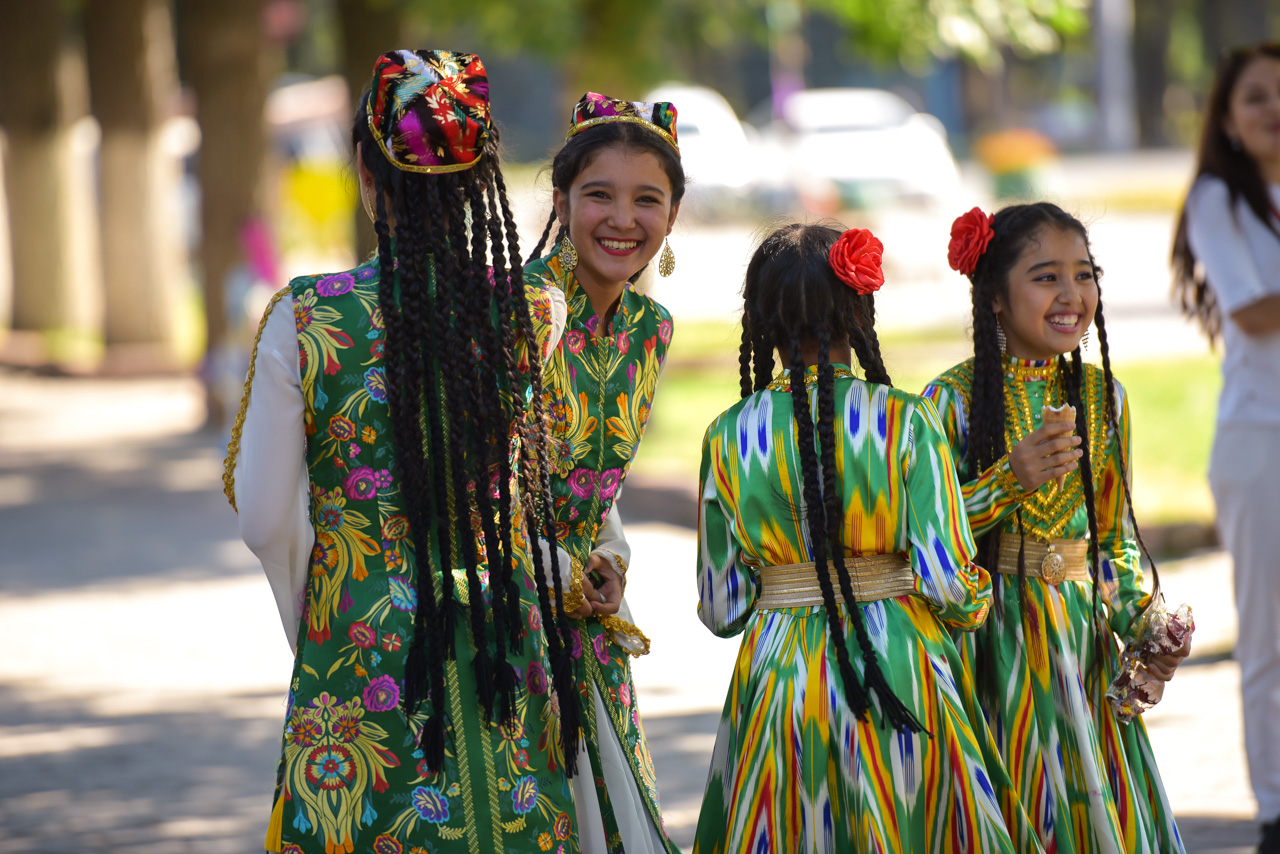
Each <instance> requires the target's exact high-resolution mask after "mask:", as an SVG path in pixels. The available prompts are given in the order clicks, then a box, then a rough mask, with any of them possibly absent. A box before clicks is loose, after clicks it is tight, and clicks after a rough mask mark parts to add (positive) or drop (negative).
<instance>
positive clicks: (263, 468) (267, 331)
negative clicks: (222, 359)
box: [234, 294, 315, 651]
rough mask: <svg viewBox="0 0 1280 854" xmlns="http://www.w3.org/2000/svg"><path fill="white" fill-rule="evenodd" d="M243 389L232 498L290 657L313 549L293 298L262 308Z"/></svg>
mask: <svg viewBox="0 0 1280 854" xmlns="http://www.w3.org/2000/svg"><path fill="white" fill-rule="evenodd" d="M267 311H268V315H267V319H266V322H265V323H264V325H263V327H262V332H261V335H260V336H259V339H258V343H257V345H256V352H255V354H254V359H253V382H252V384H251V385H250V386H249V387H248V388H246V389H245V401H244V403H243V404H242V407H243V413H244V416H243V418H244V420H243V427H242V430H241V434H240V451H239V455H238V456H237V458H236V462H235V473H234V477H235V498H236V506H237V508H238V510H239V515H240V537H241V539H243V540H244V542H245V545H247V546H248V547H249V550H250V551H252V552H253V553H254V555H255V556H256V557H257V558H258V560H259V562H261V564H262V570H263V572H265V573H266V576H267V581H268V583H270V585H271V592H272V594H274V596H275V600H276V607H277V608H278V610H279V611H280V622H281V624H282V625H283V626H284V633H285V637H287V638H288V640H289V646H290V647H292V648H293V649H294V650H295V651H296V650H297V646H298V641H297V638H298V624H299V622H300V620H301V617H302V604H303V600H304V597H305V596H306V587H307V569H308V563H309V561H310V555H311V549H312V546H314V544H315V529H314V528H313V527H312V525H311V518H310V514H309V512H308V502H307V484H308V478H307V461H306V438H305V435H304V433H303V425H302V416H303V406H304V404H303V398H302V375H301V372H300V369H299V367H298V337H297V332H296V329H295V326H294V319H293V299H292V298H291V297H290V296H289V295H288V294H285V295H284V296H282V297H280V298H279V299H278V300H276V301H275V302H274V303H273V304H272V306H270V307H268V309H267Z"/></svg>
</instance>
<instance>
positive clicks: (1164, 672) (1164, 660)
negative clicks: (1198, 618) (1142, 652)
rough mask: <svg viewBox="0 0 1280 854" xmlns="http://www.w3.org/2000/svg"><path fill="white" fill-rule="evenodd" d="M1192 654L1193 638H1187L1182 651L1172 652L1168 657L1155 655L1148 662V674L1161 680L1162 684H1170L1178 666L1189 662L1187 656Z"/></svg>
mask: <svg viewBox="0 0 1280 854" xmlns="http://www.w3.org/2000/svg"><path fill="white" fill-rule="evenodd" d="M1190 654H1191V638H1187V642H1186V643H1184V644H1183V645H1182V649H1179V650H1176V651H1175V652H1171V653H1169V654H1168V655H1153V656H1151V660H1150V661H1148V662H1147V672H1148V673H1150V674H1151V675H1152V676H1154V677H1156V678H1157V679H1159V680H1160V681H1161V682H1168V681H1169V680H1170V679H1172V678H1173V671H1175V670H1177V669H1178V665H1179V664H1181V663H1182V662H1184V661H1186V660H1187V656H1188V655H1190Z"/></svg>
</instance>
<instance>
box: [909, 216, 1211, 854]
mask: <svg viewBox="0 0 1280 854" xmlns="http://www.w3.org/2000/svg"><path fill="white" fill-rule="evenodd" d="M947 259H948V261H949V262H950V263H951V266H952V268H953V269H955V270H957V271H959V272H960V273H963V274H964V275H965V276H967V277H968V279H969V282H970V284H971V286H972V298H973V357H972V358H970V359H966V360H965V361H964V362H962V363H960V364H959V365H956V366H955V367H953V368H951V369H950V370H949V371H947V372H946V373H944V374H942V375H941V376H940V377H938V378H937V379H935V380H933V381H932V382H931V383H929V385H928V386H926V387H925V390H924V396H925V397H926V398H928V399H929V400H931V401H933V403H934V404H935V405H936V407H937V411H938V413H939V414H940V416H941V418H942V424H943V426H944V428H945V430H946V434H947V436H948V438H949V440H950V445H951V450H952V453H953V454H954V457H955V460H956V463H957V465H958V467H959V475H960V482H961V495H962V498H963V501H964V505H965V508H966V511H967V513H968V522H969V525H970V526H971V528H972V530H973V533H974V535H975V536H976V537H977V538H978V559H979V561H980V562H981V563H982V564H983V565H984V566H986V567H988V568H989V569H991V570H993V571H992V587H993V593H994V597H993V608H992V613H991V616H990V617H989V618H988V619H987V621H986V623H985V624H984V625H983V626H982V627H981V628H979V629H978V630H977V631H975V632H973V633H972V634H970V635H967V636H965V637H964V638H963V639H962V640H961V641H960V648H961V653H962V658H963V662H964V667H963V669H961V670H958V671H957V672H956V677H957V680H958V681H959V682H960V683H962V684H969V683H971V682H972V683H973V684H975V685H976V688H975V689H974V690H970V691H966V692H965V694H966V702H967V703H969V705H970V710H971V711H970V716H971V718H973V719H974V720H975V721H976V720H977V719H978V718H979V717H985V718H986V720H987V722H988V724H989V727H990V732H991V733H992V735H993V736H994V744H992V745H991V746H992V747H994V749H995V750H996V751H997V752H998V754H999V755H992V756H990V757H989V767H993V768H999V769H1001V771H1002V772H1004V771H1005V770H1007V772H1008V774H1009V775H1010V777H1011V778H1012V780H1013V783H1014V789H1013V790H1012V792H1011V793H1010V797H1011V799H1005V800H1004V803H1003V804H1002V805H1003V806H1004V808H1005V809H1006V810H1007V811H1008V810H1013V811H1016V812H1017V813H1018V814H1025V815H1027V816H1030V817H1032V821H1033V825H1034V826H1033V832H1034V835H1035V840H1034V841H1036V842H1038V843H1039V844H1040V845H1042V846H1043V847H1044V849H1045V850H1046V851H1054V850H1056V851H1060V852H1078V854H1083V853H1084V852H1104V851H1126V852H1156V851H1159V852H1177V851H1182V850H1183V849H1182V842H1181V840H1180V838H1179V836H1178V829H1177V827H1176V826H1175V823H1174V819H1173V813H1172V811H1171V809H1170V807H1169V802H1168V799H1167V798H1166V797H1165V794H1164V789H1163V787H1162V785H1161V782H1160V775H1159V772H1158V771H1157V770H1156V765H1155V760H1154V758H1153V755H1152V751H1151V744H1150V742H1149V741H1148V739H1147V735H1146V730H1145V728H1144V726H1143V724H1142V721H1141V720H1140V719H1135V720H1133V721H1132V722H1128V723H1124V722H1122V719H1121V718H1120V717H1118V714H1117V711H1116V708H1123V704H1118V703H1117V704H1115V705H1113V703H1112V702H1111V701H1110V693H1109V692H1108V685H1109V684H1110V683H1111V682H1112V680H1113V679H1114V678H1115V677H1116V675H1117V671H1118V669H1119V661H1118V659H1119V656H1118V654H1117V653H1118V645H1117V639H1119V640H1120V641H1122V642H1127V643H1129V644H1130V645H1131V648H1134V649H1138V648H1141V646H1142V645H1143V643H1144V641H1147V640H1149V638H1150V634H1149V631H1148V628H1147V627H1148V626H1150V625H1152V624H1153V623H1157V624H1158V623H1159V622H1160V619H1153V618H1157V615H1162V614H1164V612H1163V598H1162V597H1161V596H1160V593H1159V579H1158V577H1157V576H1156V574H1155V567H1154V565H1153V566H1152V584H1151V585H1150V587H1151V591H1150V592H1149V591H1148V589H1147V585H1145V584H1144V582H1143V575H1142V569H1141V560H1140V554H1139V550H1140V549H1144V547H1143V546H1142V541H1141V539H1140V537H1139V535H1138V528H1137V523H1136V521H1135V520H1134V518H1133V508H1132V505H1131V503H1130V500H1129V460H1130V459H1131V455H1130V442H1129V409H1128V402H1127V400H1126V397H1125V392H1124V388H1123V387H1122V386H1121V385H1120V383H1119V382H1117V381H1116V379H1115V377H1114V376H1113V374H1112V371H1111V360H1110V354H1109V351H1108V347H1107V335H1106V327H1105V324H1104V320H1103V314H1102V303H1101V300H1100V293H1099V282H1098V280H1099V276H1100V274H1101V272H1100V270H1099V269H1098V268H1097V266H1096V265H1095V264H1094V260H1093V255H1092V253H1091V251H1090V249H1089V237H1088V233H1087V232H1086V230H1085V227H1084V225H1083V224H1081V223H1080V221H1079V220H1077V219H1076V218H1075V217H1073V216H1071V215H1070V214H1068V213H1066V212H1065V211H1063V210H1062V209H1061V208H1059V207H1057V206H1055V205H1051V204H1047V203H1039V204H1031V205H1015V206H1012V207H1008V208H1005V209H1004V210H1001V211H1000V212H998V213H997V214H995V216H988V215H987V214H985V213H983V212H982V211H981V210H979V209H977V208H974V209H973V210H971V211H969V212H968V213H966V214H964V215H962V216H960V217H958V218H957V219H956V221H955V224H954V225H953V226H952V231H951V244H950V246H949V247H948V251H947ZM1091 324H1092V325H1093V326H1096V327H1097V336H1098V345H1099V349H1100V351H1101V357H1102V365H1101V367H1098V366H1095V365H1092V364H1088V365H1086V364H1084V363H1083V361H1082V358H1081V344H1082V338H1084V336H1085V335H1086V334H1087V330H1088V329H1089V327H1090V325H1091ZM1189 634H1190V633H1189V631H1188V632H1187V638H1188V639H1187V640H1186V641H1185V642H1183V641H1182V640H1181V638H1180V639H1179V640H1178V642H1177V643H1175V644H1172V645H1167V644H1166V645H1165V646H1164V647H1163V650H1164V654H1151V655H1147V656H1146V657H1145V658H1144V659H1143V661H1144V663H1145V669H1146V674H1145V675H1144V678H1146V677H1147V676H1149V677H1154V679H1155V680H1162V681H1167V680H1168V679H1170V678H1171V677H1172V676H1173V671H1174V668H1176V667H1177V666H1178V664H1179V663H1180V662H1181V661H1182V660H1183V659H1184V658H1185V657H1186V656H1187V654H1188V652H1189V649H1190V646H1189V644H1190V641H1189ZM1104 693H1106V694H1107V695H1108V696H1107V698H1104ZM1125 714H1126V716H1128V714H1129V711H1128V710H1125ZM1015 801H1016V802H1015ZM1019 804H1020V807H1021V809H1019ZM1006 814H1009V813H1008V812H1007V813H1006Z"/></svg>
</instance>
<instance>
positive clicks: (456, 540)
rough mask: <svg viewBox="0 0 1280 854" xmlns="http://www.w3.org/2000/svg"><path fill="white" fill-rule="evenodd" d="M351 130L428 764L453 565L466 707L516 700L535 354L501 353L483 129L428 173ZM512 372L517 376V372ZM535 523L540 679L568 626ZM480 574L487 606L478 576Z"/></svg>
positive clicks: (502, 278) (495, 215)
mask: <svg viewBox="0 0 1280 854" xmlns="http://www.w3.org/2000/svg"><path fill="white" fill-rule="evenodd" d="M362 103H363V101H362ZM352 137H353V141H354V142H355V143H357V144H359V145H360V146H361V151H362V161H363V164H364V165H365V166H366V167H367V168H368V170H369V172H370V173H371V174H372V176H373V179H374V191H375V198H376V200H377V201H376V212H377V221H376V223H375V231H376V232H377V234H378V253H379V257H378V263H379V270H380V273H381V280H380V281H381V284H380V288H379V308H380V313H381V315H382V318H383V324H384V328H385V335H386V338H385V347H384V356H383V359H384V365H385V369H386V371H387V386H388V403H389V406H390V410H391V423H392V431H393V436H394V439H395V461H394V465H395V472H396V475H397V479H398V482H399V489H400V495H401V498H402V500H403V501H404V505H405V508H406V517H407V519H408V522H409V530H410V535H411V537H410V539H411V543H406V546H407V550H406V551H407V554H406V564H405V567H406V568H405V572H410V571H412V570H413V569H414V568H415V567H416V585H417V594H418V601H417V608H416V611H415V614H414V636H413V639H412V640H411V641H410V643H409V644H408V649H407V652H406V656H405V681H404V691H403V694H402V705H403V707H404V709H405V712H406V713H407V714H408V715H409V716H410V717H411V718H413V717H415V716H417V715H418V713H419V711H420V709H421V708H422V706H423V704H424V702H425V703H428V704H429V705H428V707H427V715H426V718H425V721H424V723H423V725H422V729H421V731H420V733H419V737H418V742H419V746H420V747H421V748H422V750H423V754H424V759H425V762H426V764H427V766H428V767H429V768H430V769H431V770H433V771H438V770H439V769H440V768H441V767H442V766H443V761H444V752H445V737H446V730H447V728H448V723H447V715H446V702H445V700H446V697H445V678H446V677H445V666H444V665H445V661H446V660H448V659H452V658H453V657H454V656H455V649H454V645H455V644H454V637H455V631H456V628H457V621H456V617H457V614H458V613H459V612H462V611H463V610H464V609H463V606H462V605H461V604H460V603H459V600H458V598H457V596H456V595H455V589H454V588H455V585H454V581H453V578H454V576H453V574H454V572H455V568H457V569H458V570H462V571H464V572H465V576H466V590H467V600H468V606H467V607H466V608H465V613H466V616H467V618H468V628H469V630H470V634H471V635H472V640H473V646H474V655H473V656H472V662H471V665H472V668H473V670H474V673H475V676H476V689H477V698H476V699H477V704H478V705H479V707H480V710H481V712H482V713H483V714H485V715H486V716H487V717H489V719H490V720H492V719H494V718H495V717H496V718H499V719H501V720H503V721H507V720H510V719H511V717H512V716H513V715H514V713H515V710H516V703H515V694H516V687H517V677H518V674H517V673H516V671H515V669H514V667H513V666H512V665H511V663H510V662H509V661H508V660H507V656H508V655H509V654H510V653H512V652H514V651H515V650H517V649H519V648H520V641H521V640H522V639H523V637H524V633H525V630H524V627H523V621H522V620H521V619H520V611H519V607H518V596H519V590H518V585H517V584H516V581H515V576H514V572H515V568H516V565H515V562H514V561H515V552H514V549H513V546H512V534H513V530H514V525H515V524H517V522H516V520H515V519H514V518H513V509H514V510H515V512H519V508H518V506H517V505H518V502H514V500H513V495H512V491H511V485H510V480H511V477H512V476H515V477H518V478H519V485H520V489H521V491H522V494H523V495H525V496H527V497H528V504H529V505H549V501H548V500H547V499H546V494H547V493H548V487H549V482H548V480H547V478H546V477H545V475H544V476H542V477H539V476H537V475H538V473H537V472H536V471H529V470H526V468H525V467H524V466H520V465H513V460H512V458H511V455H510V443H511V440H512V430H513V429H515V430H516V431H517V432H518V434H519V440H520V444H521V446H522V447H524V448H526V449H527V448H529V447H534V448H539V447H541V446H542V445H544V444H545V428H544V427H543V425H542V423H541V421H540V420H538V419H534V420H533V421H532V422H530V421H528V419H526V418H525V417H524V407H523V400H522V393H523V389H524V386H525V384H526V383H528V384H532V385H533V386H534V388H535V389H540V387H541V360H540V359H539V358H537V357H536V356H535V357H533V358H529V359H527V364H518V363H517V361H516V359H517V350H518V347H517V342H518V341H519V340H520V339H521V338H523V340H524V341H525V342H532V341H533V334H534V330H533V324H532V319H531V317H530V311H529V302H528V299H527V295H526V292H525V288H524V285H523V268H522V266H521V262H520V256H519V252H518V249H517V246H516V243H515V239H514V235H515V227H514V224H513V222H512V218H511V212H510V208H509V205H508V203H507V200H506V194H505V186H504V185H503V183H502V177H501V170H500V168H499V160H498V153H497V146H498V140H497V133H496V131H495V132H493V133H491V135H490V140H489V143H488V144H487V145H486V148H485V151H484V153H483V155H482V157H481V159H480V161H479V162H478V163H477V164H476V165H475V166H474V167H473V168H472V169H470V170H465V171H462V172H456V173H448V174H439V175H420V174H415V173H408V172H402V171H400V170H398V169H396V168H395V167H393V166H392V165H391V164H390V163H389V162H388V161H387V160H386V158H385V157H383V155H382V153H381V152H380V151H379V149H378V146H377V144H376V142H375V141H374V140H373V138H372V135H371V134H370V132H369V129H368V123H367V119H366V116H365V115H364V112H363V110H361V111H360V112H359V113H358V114H357V116H356V121H355V122H354V124H353V131H352ZM494 187H497V188H498V194H497V196H496V197H494V196H493V193H494ZM497 220H501V222H498V221H497ZM393 232H394V234H393ZM468 238H469V239H468ZM504 238H505V243H506V245H505V246H504V245H503V244H504ZM490 258H492V269H491V267H490ZM529 346H530V348H531V349H532V346H533V345H532V343H530V344H529ZM521 371H527V377H526V378H525V380H523V381H522V380H520V378H519V374H520V372H521ZM495 498H496V501H495ZM546 531H547V527H546V526H545V525H537V524H531V525H529V527H528V533H529V539H530V552H531V554H532V556H533V557H534V560H535V562H536V563H538V564H539V567H538V570H537V572H535V581H536V586H537V589H538V595H539V603H540V606H542V607H541V610H542V616H543V624H544V626H546V631H547V636H548V639H549V646H548V651H549V653H550V659H551V663H552V672H553V676H554V674H555V673H557V672H567V667H568V660H569V659H568V655H569V653H568V645H567V644H566V643H565V638H567V632H568V622H569V621H568V619H567V617H565V615H564V614H563V613H562V612H561V613H559V614H557V613H555V612H553V611H551V609H550V608H549V607H547V603H549V602H550V596H549V593H548V590H547V582H546V576H545V573H544V572H543V571H542V568H541V566H540V564H541V563H542V561H541V547H540V545H539V541H540V540H541V539H542V538H543V537H544V535H545V533H546ZM467 532H470V533H471V534H472V535H471V536H468V533H467ZM481 543H483V549H484V552H483V554H482V553H481V551H480V544H481ZM552 548H553V549H554V542H552ZM409 558H412V559H411V560H410V559H409ZM486 569H487V570H488V571H489V572H490V584H489V589H488V592H487V596H488V601H489V602H490V603H492V606H493V607H492V609H490V608H488V607H487V606H486V598H485V597H486V593H485V591H484V589H483V584H482V581H481V573H482V572H483V571H485V570H486ZM437 578H438V579H439V583H438V584H437ZM557 582H558V579H557ZM437 587H438V589H437ZM557 587H558V583H557ZM554 684H555V690H556V692H557V695H558V696H557V700H558V702H559V706H560V712H561V719H562V744H561V746H562V747H563V748H564V749H565V752H566V763H565V764H566V771H567V772H568V773H569V774H573V773H574V771H575V770H576V767H575V766H576V763H575V762H574V759H575V757H576V745H577V738H578V732H579V712H578V698H577V692H576V691H575V690H574V689H573V685H572V681H571V680H564V679H557V680H556V681H555V683H554Z"/></svg>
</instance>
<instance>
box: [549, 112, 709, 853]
mask: <svg viewBox="0 0 1280 854" xmlns="http://www.w3.org/2000/svg"><path fill="white" fill-rule="evenodd" d="M551 183H552V186H553V188H554V189H553V200H554V210H553V211H552V213H551V216H550V218H549V219H548V222H547V227H546V229H545V230H544V232H543V235H542V239H541V240H540V241H539V243H538V247H537V248H536V249H534V251H533V254H534V255H535V256H537V255H540V254H541V252H542V250H543V247H544V246H546V244H547V240H548V238H549V237H550V235H551V228H552V226H553V225H557V224H558V225H559V230H558V233H557V236H556V240H555V243H554V244H553V246H552V248H551V250H550V253H549V254H547V255H546V256H544V257H541V258H539V259H538V260H536V261H532V262H530V263H529V264H528V265H526V266H525V278H526V280H527V281H528V282H529V285H530V287H534V288H559V289H561V290H563V291H564V293H565V297H566V298H567V300H568V306H569V317H568V323H567V325H566V327H565V335H564V337H563V338H562V339H561V341H560V344H559V346H558V347H557V348H556V350H555V352H554V353H553V354H552V356H551V359H550V361H549V362H548V363H547V367H546V370H545V372H544V376H545V377H546V383H545V385H546V408H547V412H548V415H549V419H550V421H549V427H548V430H549V433H550V440H551V445H550V448H549V452H550V457H551V460H550V463H551V465H550V467H551V470H552V480H551V493H552V495H553V496H554V505H553V513H554V516H555V520H556V542H557V544H558V546H559V547H560V556H561V558H562V560H563V562H564V564H565V565H567V566H569V567H570V572H571V579H572V580H571V583H570V586H569V591H568V599H567V602H566V605H565V608H566V610H569V611H570V612H571V613H572V616H573V617H574V618H575V623H574V631H575V633H576V639H577V640H575V644H574V658H573V667H574V679H575V681H576V683H577V685H578V689H579V692H580V702H581V704H582V716H583V727H584V729H583V736H584V738H583V741H582V742H581V745H582V746H581V749H582V751H583V755H582V758H581V759H580V760H579V762H580V763H581V764H582V765H583V767H590V769H591V774H590V775H583V776H581V777H577V778H575V780H574V788H575V794H576V796H577V798H578V805H579V809H582V810H586V809H588V805H591V807H592V808H597V812H596V814H595V817H594V819H589V818H587V817H585V816H584V819H583V822H582V827H581V828H580V829H579V830H580V834H581V842H582V847H583V850H584V851H592V852H601V854H604V852H620V851H623V850H625V851H626V852H627V854H659V852H664V851H670V852H676V851H678V849H677V848H676V847H675V846H674V845H672V843H671V841H670V840H669V839H667V836H666V833H665V831H664V830H663V828H662V819H661V813H660V807H659V802H658V786H657V779H656V776H655V774H654V769H653V761H652V759H651V758H650V754H649V746H648V743H647V742H646V741H645V737H644V730H643V729H642V728H641V724H640V710H639V707H638V705H637V701H636V693H635V685H634V683H633V682H632V679H631V666H630V664H629V663H628V656H631V655H643V654H645V653H646V652H648V650H649V641H648V640H647V639H646V638H645V637H644V635H643V633H642V632H641V631H640V630H639V629H638V628H636V627H635V625H633V624H632V622H631V615H630V613H629V610H628V609H627V607H626V603H625V602H624V601H623V592H624V590H625V588H626V577H627V567H628V561H629V560H630V555H631V550H630V548H629V547H628V545H627V541H626V537H625V536H624V535H623V530H622V521H621V519H620V518H619V516H618V510H617V501H618V497H619V495H620V494H621V491H622V485H623V482H624V480H625V479H626V476H627V471H628V469H629V468H630V466H631V462H632V460H633V459H635V455H636V452H637V451H638V450H639V447H640V439H641V437H642V436H643V435H644V428H645V424H646V423H647V422H648V420H649V412H650V410H651V409H652V407H653V397H654V393H655V392H656V390H657V385H658V376H659V374H660V373H661V371H662V364H663V361H664V360H665V359H666V355H667V347H668V345H669V344H670V343H671V315H670V314H669V313H668V312H667V310H666V309H665V308H663V307H662V306H661V305H659V304H658V303H657V302H655V301H654V300H653V299H651V298H650V297H648V296H646V295H644V294H642V293H640V291H638V290H636V288H635V281H636V279H637V278H638V277H639V274H640V272H641V271H642V270H643V269H644V268H645V267H646V266H647V265H648V264H649V262H650V261H652V260H653V259H654V257H655V256H658V255H659V251H660V250H661V256H660V257H659V261H658V268H659V272H661V274H662V275H664V276H666V275H669V274H670V273H671V270H672V268H673V267H674V265H675V256H674V253H673V252H672V250H671V248H670V246H669V245H667V243H666V239H667V235H668V234H669V233H670V232H671V228H672V226H673V225H674V224H675V220H676V215H677V213H678V212H679V210H680V200H681V198H682V197H683V195H684V185H685V178H684V170H683V168H682V167H681V165H680V149H679V143H678V141H677V136H676V110H675V107H673V106H672V105H671V104H668V103H655V104H648V103H639V102H633V101H619V100H615V99H612V98H608V97H605V96H604V95H598V94H595V93H588V94H586V95H584V96H583V97H582V99H581V100H580V101H579V102H578V104H577V105H576V106H575V107H574V110H573V115H572V117H571V119H570V124H569V132H568V134H567V136H566V138H565V144H564V146H563V147H561V149H560V151H559V152H557V153H556V156H555V159H554V161H553V162H552V166H551ZM638 571H640V572H647V571H652V570H651V569H647V568H643V567H642V568H641V569H639V570H638ZM593 778H594V779H593ZM593 782H594V785H593Z"/></svg>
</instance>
